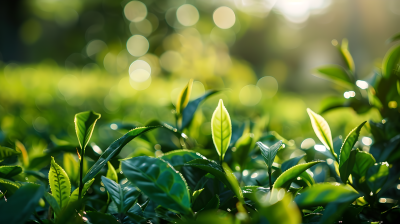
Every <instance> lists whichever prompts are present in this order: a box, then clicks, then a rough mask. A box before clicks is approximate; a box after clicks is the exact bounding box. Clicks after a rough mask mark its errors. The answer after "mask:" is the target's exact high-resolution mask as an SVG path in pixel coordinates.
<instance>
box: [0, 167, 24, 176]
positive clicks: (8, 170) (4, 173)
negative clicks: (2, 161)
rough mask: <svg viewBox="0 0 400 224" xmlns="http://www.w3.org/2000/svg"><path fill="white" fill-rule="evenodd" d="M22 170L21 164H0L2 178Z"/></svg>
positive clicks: (14, 174)
mask: <svg viewBox="0 0 400 224" xmlns="http://www.w3.org/2000/svg"><path fill="white" fill-rule="evenodd" d="M21 172H22V167H21V166H0V178H5V179H9V178H11V177H13V176H16V175H18V174H20V173H21Z"/></svg>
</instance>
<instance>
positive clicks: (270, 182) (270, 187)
mask: <svg viewBox="0 0 400 224" xmlns="http://www.w3.org/2000/svg"><path fill="white" fill-rule="evenodd" d="M271 173H272V170H271V171H270V169H268V178H269V190H270V191H271V190H272V177H271Z"/></svg>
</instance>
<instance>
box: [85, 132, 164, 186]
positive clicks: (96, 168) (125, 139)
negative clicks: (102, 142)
mask: <svg viewBox="0 0 400 224" xmlns="http://www.w3.org/2000/svg"><path fill="white" fill-rule="evenodd" d="M155 128H157V127H156V126H151V127H140V128H135V129H132V130H130V131H128V133H126V134H125V135H124V136H122V137H121V138H119V139H117V140H116V141H114V142H113V143H112V144H111V145H110V146H109V147H108V148H107V149H106V150H105V151H104V152H103V154H101V156H100V158H99V159H98V160H97V161H96V163H95V164H94V165H93V166H92V167H91V168H90V170H89V171H88V172H87V174H86V175H85V177H84V178H83V182H85V183H86V182H87V181H88V180H90V179H92V178H94V177H95V176H96V175H97V174H98V173H99V172H100V170H101V169H102V168H103V167H104V166H105V165H106V164H107V162H108V161H110V159H112V158H114V157H116V156H117V155H118V154H119V153H120V152H121V150H122V148H123V147H124V146H125V145H126V144H128V143H129V142H130V141H131V140H132V139H134V138H136V137H137V136H139V135H141V134H143V133H145V132H147V131H150V130H153V129H155Z"/></svg>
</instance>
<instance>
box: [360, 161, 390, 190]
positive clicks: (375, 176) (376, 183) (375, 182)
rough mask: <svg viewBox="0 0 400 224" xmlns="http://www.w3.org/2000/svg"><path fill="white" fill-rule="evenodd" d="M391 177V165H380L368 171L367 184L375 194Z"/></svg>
mask: <svg viewBox="0 0 400 224" xmlns="http://www.w3.org/2000/svg"><path fill="white" fill-rule="evenodd" d="M388 176H389V164H388V163H386V162H383V163H378V164H375V165H373V166H371V167H370V168H368V170H367V175H366V179H367V184H368V187H369V188H370V189H371V191H372V192H373V193H374V194H375V193H377V192H378V191H379V190H380V189H381V188H382V186H383V185H384V184H385V183H386V180H387V178H388Z"/></svg>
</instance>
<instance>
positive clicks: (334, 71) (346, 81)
mask: <svg viewBox="0 0 400 224" xmlns="http://www.w3.org/2000/svg"><path fill="white" fill-rule="evenodd" d="M315 75H317V76H320V77H322V78H326V79H329V80H332V81H334V82H335V83H337V84H339V85H342V86H344V87H346V88H352V86H353V84H352V82H351V80H350V78H349V75H348V74H347V72H346V70H345V69H344V68H342V67H341V66H339V65H326V66H322V67H319V68H317V69H316V72H315Z"/></svg>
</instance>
